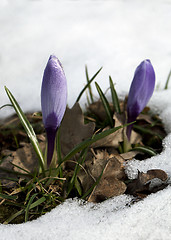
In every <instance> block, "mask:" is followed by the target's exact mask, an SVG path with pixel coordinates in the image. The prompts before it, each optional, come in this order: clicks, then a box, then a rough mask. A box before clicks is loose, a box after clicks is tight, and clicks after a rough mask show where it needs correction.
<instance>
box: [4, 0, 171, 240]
mask: <svg viewBox="0 0 171 240" xmlns="http://www.w3.org/2000/svg"><path fill="white" fill-rule="evenodd" d="M170 13H171V1H170V0H150V1H148V0H127V1H124V0H113V1H105V0H101V1H100V0H99V1H98V0H89V1H88V0H82V1H79V0H78V1H76V0H75V1H74V0H73V1H59V0H51V1H50V0H49V1H48V0H39V1H38V0H37V1H35V0H1V1H0V29H1V31H0V34H1V36H0V46H1V51H0V105H3V104H6V103H8V99H7V96H6V95H5V91H4V90H3V87H4V85H6V86H7V87H8V88H9V89H10V90H11V92H12V93H13V94H14V96H15V97H16V99H17V100H18V102H19V103H20V105H21V107H22V109H23V110H24V111H34V110H36V111H37V110H40V86H41V79H42V75H43V70H44V68H45V65H46V62H47V60H48V57H49V55H50V54H55V55H56V56H57V57H58V58H59V59H60V60H61V62H62V64H63V67H64V70H65V73H66V76H67V80H68V103H69V105H70V106H72V105H73V103H74V101H75V99H76V97H77V96H78V94H79V91H80V90H81V89H82V88H83V86H84V84H85V82H86V78H85V73H84V68H85V64H87V65H88V69H89V72H90V76H92V75H93V74H94V73H95V72H96V71H97V70H98V69H99V68H100V67H101V66H103V70H102V72H101V73H100V74H99V76H98V77H97V82H98V83H99V85H100V86H101V87H102V89H103V90H106V89H107V87H108V86H109V83H108V76H109V75H111V76H112V78H113V80H114V82H116V89H117V91H118V93H119V94H120V95H121V96H123V95H124V94H126V93H127V92H128V89H129V85H130V82H131V80H132V77H133V74H134V71H135V68H136V66H137V65H139V63H140V62H141V61H142V60H144V59H146V58H148V59H150V60H151V62H152V64H153V66H154V69H155V72H156V78H157V79H156V91H155V93H154V95H153V97H152V99H151V101H150V103H149V105H150V107H151V108H152V109H153V111H156V112H158V113H159V114H160V116H161V118H162V120H163V122H164V125H165V129H166V131H167V133H168V136H167V137H166V138H165V139H164V141H163V146H164V150H163V152H162V153H161V154H160V155H158V156H155V157H152V158H149V159H147V160H146V161H141V162H139V161H137V160H132V161H130V162H129V164H128V165H127V166H126V171H127V173H128V175H129V176H130V178H135V177H136V175H137V171H138V170H140V171H147V170H149V169H152V168H159V169H163V170H164V171H166V172H167V173H168V175H169V177H170V176H171V160H170V159H171V121H170V119H171V99H170V95H171V89H170V87H169V89H168V90H163V87H164V85H165V82H166V78H167V75H168V73H169V70H170V68H171V48H170V41H171V21H170V16H171V14H170ZM94 92H95V91H94ZM81 103H82V105H83V106H84V103H85V96H83V98H82V100H81ZM10 113H11V109H10V108H6V109H2V110H0V118H2V117H5V116H7V115H9V114H10ZM170 196H171V187H167V188H166V189H164V190H162V191H160V192H158V193H156V194H151V195H150V196H149V197H147V198H146V199H144V200H143V201H141V202H138V203H136V204H134V205H131V204H130V202H131V200H132V198H131V197H128V196H126V195H122V196H119V197H115V198H113V199H109V200H108V201H105V202H103V203H101V204H96V205H95V204H92V203H91V204H90V203H83V202H81V201H80V200H77V199H74V200H71V199H69V200H67V201H66V202H65V203H64V204H62V205H60V206H58V207H56V208H55V209H54V210H52V211H51V212H50V213H48V214H46V215H44V216H42V217H40V218H39V219H37V220H35V221H32V222H28V223H25V224H20V225H7V226H5V225H0V236H1V237H0V239H1V240H7V239H11V240H13V239H14V240H20V239H22V240H24V239H28V240H29V239H35V240H36V239H42V240H44V239H64V240H67V239H73V240H77V239H83V240H84V239H89V240H91V239H92V240H94V239H99V240H100V239H105V240H108V239H109V240H111V239H122V240H126V239H129V240H137V239H139V240H143V239H150V240H151V239H155V240H167V239H168V240H169V239H171V226H170V222H171V198H170Z"/></svg>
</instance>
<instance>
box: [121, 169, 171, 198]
mask: <svg viewBox="0 0 171 240" xmlns="http://www.w3.org/2000/svg"><path fill="white" fill-rule="evenodd" d="M156 179H157V180H160V181H156ZM167 179H168V176H167V174H166V172H164V171H163V170H161V169H151V170H148V171H147V173H143V172H138V177H137V179H134V180H132V181H131V182H130V183H128V186H127V190H126V193H128V194H131V195H134V196H143V197H145V196H147V195H148V194H150V193H154V192H157V191H159V190H161V189H163V188H165V187H166V186H167ZM152 182H153V184H152ZM154 182H155V184H154Z"/></svg>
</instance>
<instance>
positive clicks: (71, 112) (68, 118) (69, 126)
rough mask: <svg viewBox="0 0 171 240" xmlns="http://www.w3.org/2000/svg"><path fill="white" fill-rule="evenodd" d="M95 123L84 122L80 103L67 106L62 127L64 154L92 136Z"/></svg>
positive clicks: (61, 135)
mask: <svg viewBox="0 0 171 240" xmlns="http://www.w3.org/2000/svg"><path fill="white" fill-rule="evenodd" d="M94 129H95V124H94V123H92V122H91V123H88V124H84V115H83V113H82V110H81V108H80V105H79V104H78V103H75V105H74V106H73V107H72V108H71V109H69V108H67V110H66V113H65V115H64V119H63V121H62V124H61V127H60V141H61V152H62V154H63V156H65V155H66V154H67V153H69V152H70V151H71V150H72V149H73V148H74V147H75V146H76V145H77V144H79V143H81V142H82V141H84V140H85V139H87V138H90V137H92V135H93V132H94Z"/></svg>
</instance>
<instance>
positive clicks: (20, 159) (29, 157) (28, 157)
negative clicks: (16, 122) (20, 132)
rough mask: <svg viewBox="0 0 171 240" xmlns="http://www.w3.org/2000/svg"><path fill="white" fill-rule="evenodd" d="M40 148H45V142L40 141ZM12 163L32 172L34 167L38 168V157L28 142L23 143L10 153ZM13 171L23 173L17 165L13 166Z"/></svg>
mask: <svg viewBox="0 0 171 240" xmlns="http://www.w3.org/2000/svg"><path fill="white" fill-rule="evenodd" d="M40 148H41V149H42V150H44V149H45V143H44V142H41V143H40ZM12 159H13V160H12V163H14V164H15V165H17V166H19V167H21V168H24V169H25V170H27V171H29V172H33V171H34V170H35V169H38V158H37V155H36V153H35V151H34V149H33V147H32V145H31V144H30V143H25V144H24V147H22V148H19V149H17V151H15V152H13V154H12ZM14 170H15V171H18V172H21V173H25V172H24V171H22V170H20V169H19V168H17V167H14Z"/></svg>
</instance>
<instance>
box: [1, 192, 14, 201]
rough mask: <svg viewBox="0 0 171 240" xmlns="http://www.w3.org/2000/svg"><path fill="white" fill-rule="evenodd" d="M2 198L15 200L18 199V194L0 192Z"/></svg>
mask: <svg viewBox="0 0 171 240" xmlns="http://www.w3.org/2000/svg"><path fill="white" fill-rule="evenodd" d="M0 198H3V199H7V200H15V199H17V196H12V195H7V194H2V193H0Z"/></svg>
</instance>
